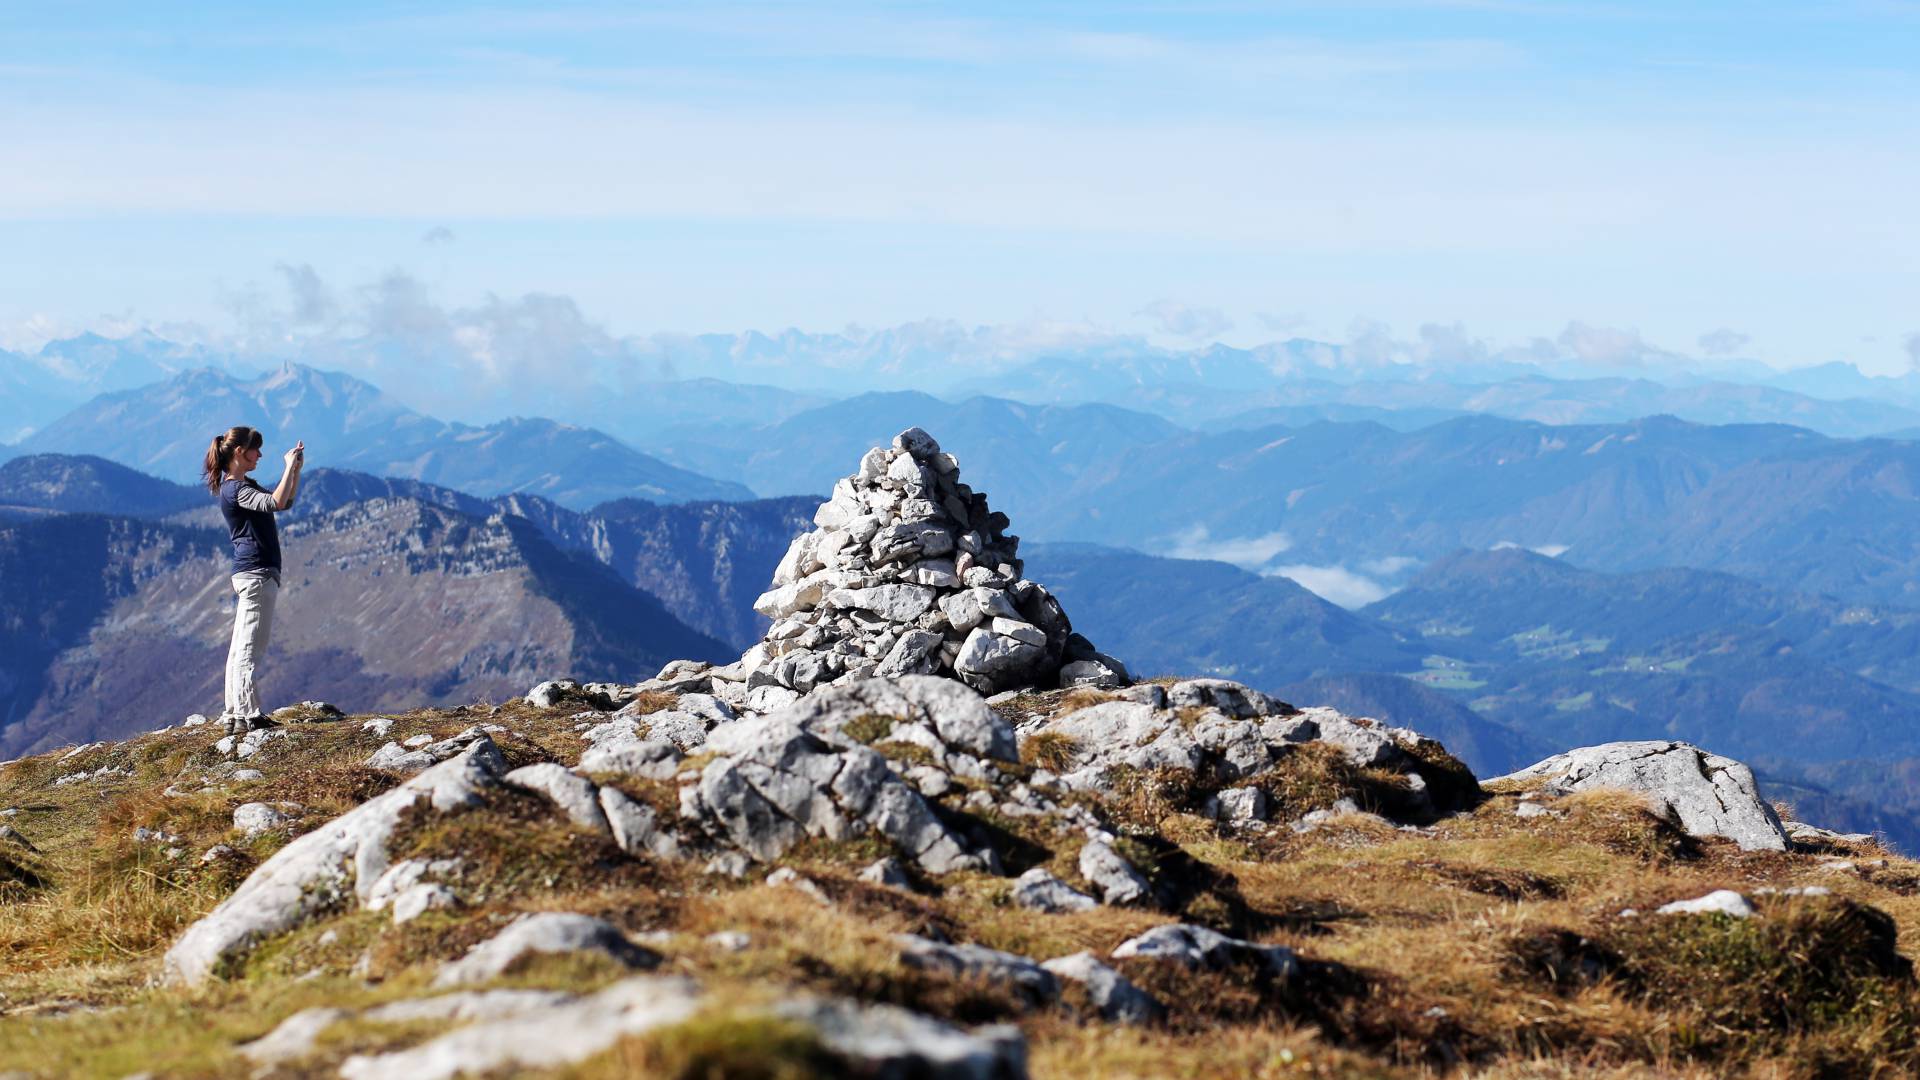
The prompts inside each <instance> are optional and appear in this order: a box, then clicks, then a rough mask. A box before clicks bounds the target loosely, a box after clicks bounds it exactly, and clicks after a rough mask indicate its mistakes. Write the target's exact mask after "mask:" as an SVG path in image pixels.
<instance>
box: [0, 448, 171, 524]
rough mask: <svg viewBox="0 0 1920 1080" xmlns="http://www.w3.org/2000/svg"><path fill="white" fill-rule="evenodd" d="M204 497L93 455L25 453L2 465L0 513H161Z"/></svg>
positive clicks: (127, 514) (144, 514)
mask: <svg viewBox="0 0 1920 1080" xmlns="http://www.w3.org/2000/svg"><path fill="white" fill-rule="evenodd" d="M207 501H208V498H207V493H206V490H205V489H204V488H195V487H187V486H186V485H184V484H174V483H169V482H168V481H165V480H161V479H159V478H158V477H153V476H148V475H147V474H145V473H142V472H138V471H136V470H134V469H129V468H127V467H126V466H124V465H120V464H116V463H114V462H111V461H108V460H107V459H105V458H99V457H93V456H91V455H78V456H76V455H69V454H29V455H27V456H25V457H17V458H13V459H12V460H9V461H7V462H6V463H5V464H4V465H0V517H4V516H8V515H9V513H10V512H11V515H12V516H16V517H17V516H21V515H23V514H28V513H69V514H72V513H91V514H116V515H120V516H124V517H164V516H165V515H167V514H171V513H176V512H178V511H181V510H187V509H192V508H194V507H196V506H199V505H202V504H205V503H206V502H207Z"/></svg>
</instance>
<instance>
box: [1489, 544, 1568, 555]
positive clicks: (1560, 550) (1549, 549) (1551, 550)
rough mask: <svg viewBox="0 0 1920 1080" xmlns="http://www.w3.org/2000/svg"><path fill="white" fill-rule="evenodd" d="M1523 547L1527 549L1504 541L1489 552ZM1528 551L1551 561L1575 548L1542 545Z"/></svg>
mask: <svg viewBox="0 0 1920 1080" xmlns="http://www.w3.org/2000/svg"><path fill="white" fill-rule="evenodd" d="M1521 547H1525V545H1524V544H1516V543H1514V542H1513V541H1511V540H1502V541H1500V542H1499V543H1497V544H1495V545H1493V546H1492V547H1491V548H1488V549H1487V550H1489V551H1510V550H1513V549H1515V548H1521ZM1526 550H1528V551H1531V552H1533V553H1534V554H1535V555H1545V556H1546V557H1547V558H1549V559H1557V558H1559V557H1560V556H1562V555H1565V554H1566V553H1567V552H1569V551H1571V550H1573V546H1572V545H1571V544H1541V545H1540V546H1539V547H1528V548H1526Z"/></svg>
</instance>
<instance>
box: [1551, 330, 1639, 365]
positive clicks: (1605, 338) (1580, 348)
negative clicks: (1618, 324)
mask: <svg viewBox="0 0 1920 1080" xmlns="http://www.w3.org/2000/svg"><path fill="white" fill-rule="evenodd" d="M1559 345H1560V347H1561V348H1563V349H1565V350H1567V351H1568V352H1570V353H1572V354H1573V355H1574V357H1575V358H1576V359H1579V360H1584V361H1586V362H1587V363H1590V364H1601V365H1605V366H1608V367H1640V366H1642V365H1643V364H1645V363H1646V357H1647V354H1648V353H1649V352H1650V351H1651V350H1650V349H1649V348H1648V346H1647V343H1646V342H1644V341H1642V340H1641V339H1640V332H1639V331H1638V330H1620V329H1616V328H1614V327H1610V326H1588V325H1587V324H1586V323H1582V322H1571V323H1568V324H1567V328H1566V329H1565V330H1562V331H1560V337H1559Z"/></svg>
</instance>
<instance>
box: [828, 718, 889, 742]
mask: <svg viewBox="0 0 1920 1080" xmlns="http://www.w3.org/2000/svg"><path fill="white" fill-rule="evenodd" d="M899 722H900V718H899V717H897V716H882V715H880V714H879V713H861V714H860V715H859V716H856V717H854V718H853V719H851V720H849V721H847V722H846V723H844V724H842V725H840V733H841V734H842V735H845V736H846V737H847V738H849V739H852V740H853V741H854V742H859V743H866V744H867V745H868V746H872V745H873V744H875V743H877V742H880V741H881V740H883V739H885V738H886V737H887V736H888V735H891V734H893V726H894V725H895V724H897V723H899Z"/></svg>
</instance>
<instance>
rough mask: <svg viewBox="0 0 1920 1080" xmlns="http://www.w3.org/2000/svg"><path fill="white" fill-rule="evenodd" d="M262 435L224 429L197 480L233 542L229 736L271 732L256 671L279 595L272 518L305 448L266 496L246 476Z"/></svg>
mask: <svg viewBox="0 0 1920 1080" xmlns="http://www.w3.org/2000/svg"><path fill="white" fill-rule="evenodd" d="M260 443H261V438H260V433H259V432H258V431H255V430H254V429H252V428H250V427H236V428H229V429H227V431H226V433H225V434H223V435H216V436H214V437H213V444H212V445H211V446H209V447H207V460H206V462H205V468H204V470H203V477H202V478H203V479H204V480H205V481H206V484H207V491H208V493H209V494H212V495H213V496H215V497H216V498H218V499H219V500H220V512H221V514H223V515H225V517H226V519H227V534H228V536H229V537H231V538H232V540H233V591H234V594H235V595H236V596H237V597H238V602H237V603H236V604H235V605H234V609H233V644H232V646H231V647H230V648H229V649H228V650H227V700H226V705H225V706H224V708H223V709H222V712H221V718H222V719H223V720H224V721H226V726H227V733H228V734H230V735H237V734H239V733H240V732H243V731H248V730H251V729H253V728H261V727H271V726H272V723H273V722H272V721H270V720H268V719H267V717H266V714H265V713H263V712H262V711H261V709H260V691H259V688H258V687H257V686H256V685H255V684H254V681H253V672H254V667H255V666H256V665H257V664H258V663H259V660H260V654H261V653H263V652H265V651H266V648H267V634H268V632H269V631H271V630H272V629H273V603H274V600H275V599H276V598H277V597H278V596H279V595H280V532H279V530H278V529H277V528H276V527H275V526H274V520H273V515H275V514H277V513H279V512H280V511H282V510H285V509H286V508H288V507H290V506H292V505H293V496H294V493H295V492H297V491H298V490H300V466H301V465H302V464H304V462H305V458H306V448H307V444H306V443H304V442H298V443H294V444H293V449H291V450H289V451H287V457H286V461H287V471H286V472H285V473H284V474H282V475H281V477H280V484H279V486H277V487H275V488H274V489H273V490H272V491H270V492H269V491H267V490H266V489H265V488H263V487H261V486H260V485H259V484H256V483H254V482H253V479H252V478H251V477H249V476H248V475H247V474H248V473H250V472H252V471H253V470H254V469H255V468H256V467H258V466H259V464H260Z"/></svg>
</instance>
